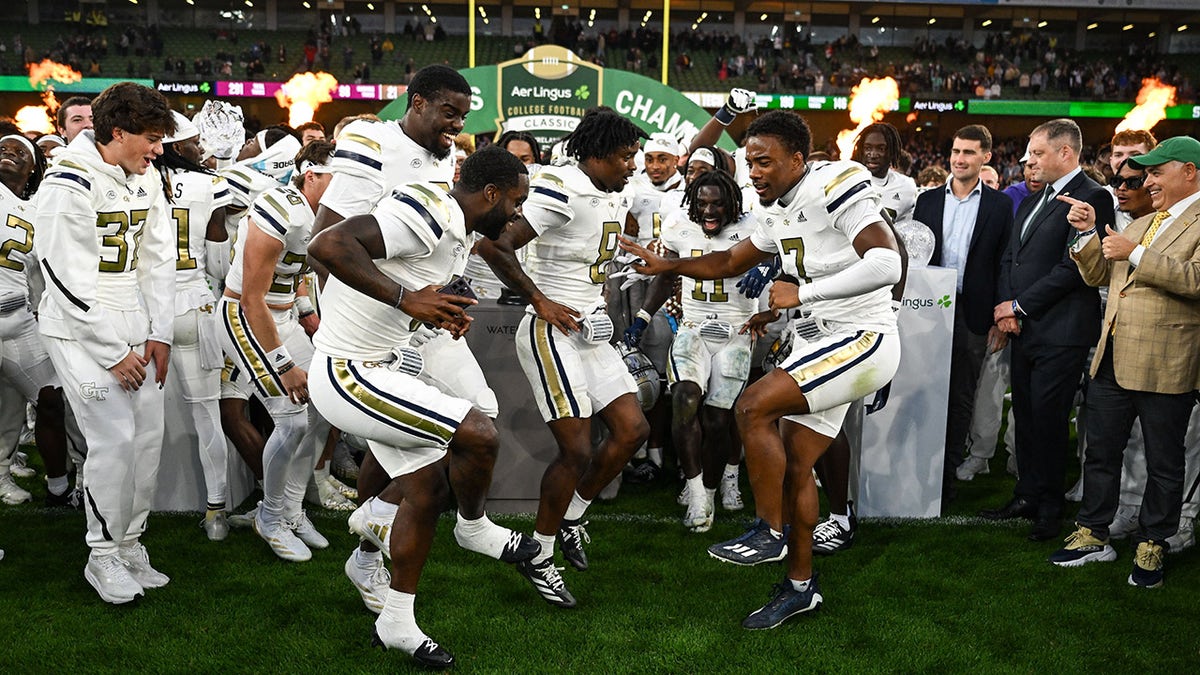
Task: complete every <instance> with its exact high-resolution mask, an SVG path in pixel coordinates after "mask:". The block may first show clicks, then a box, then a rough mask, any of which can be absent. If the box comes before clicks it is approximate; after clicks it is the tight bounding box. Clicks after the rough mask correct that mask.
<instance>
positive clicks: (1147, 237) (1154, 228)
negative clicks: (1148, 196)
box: [1142, 211, 1171, 246]
mask: <svg viewBox="0 0 1200 675" xmlns="http://www.w3.org/2000/svg"><path fill="white" fill-rule="evenodd" d="M1170 217H1171V214H1170V213H1169V212H1167V211H1159V212H1158V213H1156V214H1154V220H1152V221H1150V229H1148V230H1146V234H1144V235H1142V246H1149V245H1150V242H1152V241H1154V235H1156V234H1158V228H1159V226H1160V225H1162V224H1163V221H1164V220H1166V219H1167V218H1170Z"/></svg>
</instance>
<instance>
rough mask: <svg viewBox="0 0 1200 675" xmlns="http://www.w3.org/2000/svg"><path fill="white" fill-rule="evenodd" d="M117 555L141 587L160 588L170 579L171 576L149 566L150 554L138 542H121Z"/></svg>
mask: <svg viewBox="0 0 1200 675" xmlns="http://www.w3.org/2000/svg"><path fill="white" fill-rule="evenodd" d="M117 556H118V557H119V558H120V559H121V562H122V563H124V564H125V568H126V569H128V570H129V575H130V576H131V577H133V580H134V581H136V582H137V583H138V585H139V586H141V587H142V588H162V587H163V586H166V585H167V583H168V582H170V581H171V577H168V576H167V575H165V574H163V573H162V572H159V571H158V570H156V569H154V568H153V567H151V566H150V554H149V553H148V552H147V551H146V547H145V546H142V544H141V543H140V542H134V543H132V544H122V545H121V548H120V550H118V551H117Z"/></svg>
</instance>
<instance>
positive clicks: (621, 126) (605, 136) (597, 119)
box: [566, 106, 650, 162]
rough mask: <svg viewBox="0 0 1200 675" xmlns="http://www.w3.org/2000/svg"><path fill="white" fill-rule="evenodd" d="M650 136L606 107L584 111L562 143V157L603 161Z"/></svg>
mask: <svg viewBox="0 0 1200 675" xmlns="http://www.w3.org/2000/svg"><path fill="white" fill-rule="evenodd" d="M643 138H650V136H649V135H648V134H647V133H646V132H644V131H642V130H641V129H639V128H638V126H637V125H636V124H634V123H633V122H630V121H629V120H628V119H626V118H624V117H622V116H621V115H619V114H617V111H615V110H613V109H612V108H609V107H608V106H600V107H598V108H592V109H591V110H589V111H587V114H586V115H584V116H583V119H581V120H579V126H577V127H575V130H574V131H572V132H571V135H570V136H568V137H567V140H566V154H567V155H568V156H570V157H574V158H575V159H576V160H577V161H580V162H582V161H585V160H588V159H604V158H605V157H608V156H609V155H611V154H613V153H614V152H617V151H618V150H621V149H624V148H628V147H629V146H631V145H633V144H635V143H639V142H640V141H641V139H643Z"/></svg>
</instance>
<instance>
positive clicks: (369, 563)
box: [354, 548, 383, 570]
mask: <svg viewBox="0 0 1200 675" xmlns="http://www.w3.org/2000/svg"><path fill="white" fill-rule="evenodd" d="M382 562H383V554H382V553H380V552H379V551H364V550H362V549H361V548H357V549H354V564H355V565H358V567H359V568H360V569H364V570H371V569H375V568H376V567H379V565H380V563H382Z"/></svg>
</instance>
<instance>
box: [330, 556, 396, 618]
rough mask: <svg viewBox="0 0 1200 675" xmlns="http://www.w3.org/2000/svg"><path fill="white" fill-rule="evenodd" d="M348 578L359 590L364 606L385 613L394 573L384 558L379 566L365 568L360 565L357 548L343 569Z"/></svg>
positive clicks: (377, 612)
mask: <svg viewBox="0 0 1200 675" xmlns="http://www.w3.org/2000/svg"><path fill="white" fill-rule="evenodd" d="M342 569H343V570H344V571H345V572H346V577H347V578H348V579H350V582H351V583H353V584H354V587H355V588H357V589H358V594H359V595H361V596H362V600H363V604H364V605H366V606H367V609H369V610H371V611H372V612H374V613H376V614H379V613H380V612H382V611H383V603H384V601H385V600H386V599H387V592H388V589H389V588H391V586H392V573H391V572H390V571H389V570H388V567H387V565H386V564H385V563H384V560H383V558H380V559H379V562H378V564H375V565H372V566H370V567H363V566H361V565H359V564H358V549H357V548H355V549H354V551H353V552H352V553H351V554H350V557H349V558H348V559H347V560H346V564H345V565H344V566H343V567H342Z"/></svg>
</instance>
